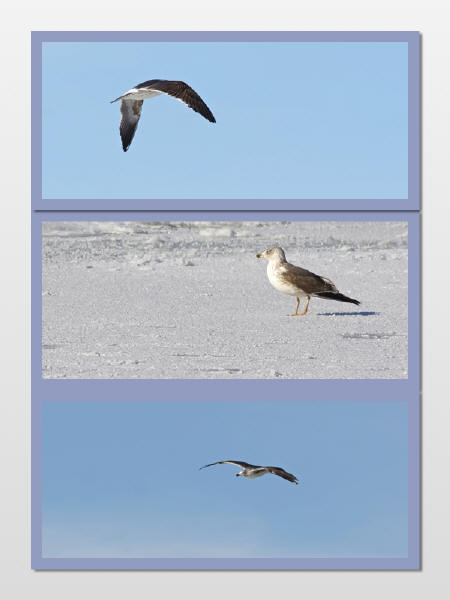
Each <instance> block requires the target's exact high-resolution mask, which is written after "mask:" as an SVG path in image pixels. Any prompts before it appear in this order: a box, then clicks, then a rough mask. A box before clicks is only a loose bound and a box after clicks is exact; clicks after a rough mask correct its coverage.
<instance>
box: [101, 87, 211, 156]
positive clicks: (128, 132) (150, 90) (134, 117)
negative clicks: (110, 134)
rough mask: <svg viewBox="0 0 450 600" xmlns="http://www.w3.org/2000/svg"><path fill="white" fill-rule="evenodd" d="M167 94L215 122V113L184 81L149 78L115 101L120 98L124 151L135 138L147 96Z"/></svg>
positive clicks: (121, 133)
mask: <svg viewBox="0 0 450 600" xmlns="http://www.w3.org/2000/svg"><path fill="white" fill-rule="evenodd" d="M160 94H166V95H168V96H172V97H173V98H177V99H178V100H180V101H181V102H183V103H184V104H186V105H187V106H189V108H192V110H195V112H198V113H200V114H201V115H202V116H203V117H205V119H208V121H211V123H215V122H216V119H215V118H214V115H213V114H212V112H211V111H210V110H209V108H208V107H207V106H206V104H205V103H204V102H203V100H202V99H201V98H200V96H199V95H198V94H197V92H195V91H194V90H193V89H192V88H191V87H189V86H188V84H187V83H184V81H168V80H167V79H149V81H144V82H143V83H138V85H136V86H134V88H132V89H131V90H129V91H128V92H126V93H125V94H123V95H122V96H119V97H118V98H116V99H115V100H111V104H112V103H113V102H117V101H118V100H120V112H121V113H122V120H121V121H120V137H121V138H122V147H123V151H124V152H126V151H127V150H128V148H129V146H130V144H131V141H132V140H133V137H134V134H135V132H136V128H137V125H138V122H139V117H140V116H141V111H142V104H143V102H144V100H145V99H146V98H154V97H155V96H159V95H160Z"/></svg>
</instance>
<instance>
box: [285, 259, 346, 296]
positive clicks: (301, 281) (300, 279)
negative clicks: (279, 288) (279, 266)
mask: <svg viewBox="0 0 450 600" xmlns="http://www.w3.org/2000/svg"><path fill="white" fill-rule="evenodd" d="M279 277H280V279H282V280H283V281H285V282H286V283H289V284H291V285H295V286H297V287H298V288H300V289H301V290H303V291H304V292H305V294H311V295H313V294H317V293H318V292H337V288H336V286H335V285H334V283H333V282H332V281H330V280H329V279H326V278H325V277H321V276H320V275H316V274H315V273H312V272H311V271H307V270H306V269H302V268H301V267H296V266H295V265H291V264H289V265H288V267H287V268H286V269H284V270H280V273H279Z"/></svg>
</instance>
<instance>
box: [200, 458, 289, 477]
mask: <svg viewBox="0 0 450 600" xmlns="http://www.w3.org/2000/svg"><path fill="white" fill-rule="evenodd" d="M213 465H237V466H238V467H241V469H242V471H240V472H239V473H236V477H240V476H242V477H247V479H255V478H256V477H261V476H262V475H265V474H266V473H272V474H273V475H278V477H282V478H283V479H287V480H288V481H291V482H292V483H298V481H297V477H296V476H295V475H292V473H288V472H287V471H285V470H284V469H282V468H281V467H259V466H257V465H250V464H248V463H246V462H241V461H239V460H222V461H219V462H215V463H211V464H209V465H205V466H204V467H200V470H201V469H206V467H212V466H213Z"/></svg>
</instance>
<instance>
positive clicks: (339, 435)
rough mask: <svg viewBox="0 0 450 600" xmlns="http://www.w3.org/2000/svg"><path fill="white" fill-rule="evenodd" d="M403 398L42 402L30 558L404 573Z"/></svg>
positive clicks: (406, 481)
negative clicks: (380, 570)
mask: <svg viewBox="0 0 450 600" xmlns="http://www.w3.org/2000/svg"><path fill="white" fill-rule="evenodd" d="M416 408H417V407H414V409H412V408H411V405H410V403H408V402H407V401H404V400H398V401H396V400H384V399H380V400H378V401H372V400H364V399H361V400H360V401H355V400H346V399H345V398H342V399H339V398H334V399H332V400H331V399H330V400H322V399H320V400H317V399H315V398H314V397H310V398H306V399H304V400H301V401H285V400H283V399H282V398H277V399H276V401H273V402H269V401H255V400H253V401H233V402H225V401H212V402H206V401H169V402H167V401H166V402H159V401H107V400H103V401H95V400H94V401H61V402H57V401H43V402H42V403H41V411H40V412H41V417H42V418H41V421H40V424H39V426H40V431H39V434H40V438H39V439H38V440H37V439H36V437H35V444H34V450H35V452H34V460H35V464H34V469H33V473H34V482H33V497H34V501H33V510H34V515H33V517H34V518H33V542H32V546H33V563H32V566H33V568H37V569H197V570H201V569H229V570H237V569H248V570H250V569H273V570H276V569H285V570H288V569H347V570H351V569H417V568H419V558H418V557H419V533H418V532H419V511H418V489H419V488H418V474H419V464H418V458H417V457H418V449H419V440H418V434H417V431H418V427H417V425H418V423H417V419H418V410H416ZM37 457H39V458H37Z"/></svg>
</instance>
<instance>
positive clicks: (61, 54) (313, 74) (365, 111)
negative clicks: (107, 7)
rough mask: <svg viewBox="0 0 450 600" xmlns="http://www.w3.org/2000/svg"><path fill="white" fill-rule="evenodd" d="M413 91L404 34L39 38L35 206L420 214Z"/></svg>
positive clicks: (414, 67)
mask: <svg viewBox="0 0 450 600" xmlns="http://www.w3.org/2000/svg"><path fill="white" fill-rule="evenodd" d="M418 82H419V34H418V33H415V32H128V33H127V32H35V33H34V34H33V128H34V129H33V147H34V161H33V163H34V165H33V207H34V208H35V209H51V210H65V209H71V210H74V209H80V210H83V209H84V210H99V209H105V210H111V209H122V210H123V209H157V210H189V209H190V210H264V209H267V210H273V208H274V207H275V206H276V208H277V209H291V210H300V209H304V210H417V209H418V208H419V185H418V182H419V118H418V114H419V112H418V111H419V85H418ZM158 96H160V97H158ZM174 99H178V100H181V103H183V104H184V106H183V104H181V103H180V102H175V101H174ZM116 100H117V102H116ZM150 100H152V101H151V102H150ZM191 109H192V110H191ZM119 123H120V127H119ZM119 129H120V131H119Z"/></svg>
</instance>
